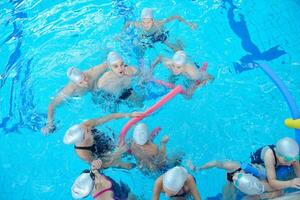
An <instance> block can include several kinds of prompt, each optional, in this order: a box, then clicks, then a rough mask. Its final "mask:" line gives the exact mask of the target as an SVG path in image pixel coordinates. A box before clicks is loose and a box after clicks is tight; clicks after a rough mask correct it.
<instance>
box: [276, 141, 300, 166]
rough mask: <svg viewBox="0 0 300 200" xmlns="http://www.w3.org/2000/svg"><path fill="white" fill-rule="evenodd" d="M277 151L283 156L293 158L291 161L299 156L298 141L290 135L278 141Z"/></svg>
mask: <svg viewBox="0 0 300 200" xmlns="http://www.w3.org/2000/svg"><path fill="white" fill-rule="evenodd" d="M276 152H278V153H279V154H280V155H281V156H284V157H286V158H289V159H291V161H292V160H293V159H295V160H297V159H298V158H299V146H298V143H297V142H296V141H295V140H293V139H292V138H289V137H285V138H282V139H280V140H279V141H278V142H277V144H276Z"/></svg>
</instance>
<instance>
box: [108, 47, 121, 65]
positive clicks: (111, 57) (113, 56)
mask: <svg viewBox="0 0 300 200" xmlns="http://www.w3.org/2000/svg"><path fill="white" fill-rule="evenodd" d="M119 61H123V59H122V57H121V56H120V55H119V54H118V53H117V52H115V51H111V52H109V54H108V55H107V63H108V64H109V65H110V66H111V65H113V64H115V63H117V62H119Z"/></svg>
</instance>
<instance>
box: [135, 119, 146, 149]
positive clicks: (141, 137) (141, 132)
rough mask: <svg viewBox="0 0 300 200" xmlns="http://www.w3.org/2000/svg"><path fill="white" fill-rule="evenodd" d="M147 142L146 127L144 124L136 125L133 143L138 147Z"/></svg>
mask: <svg viewBox="0 0 300 200" xmlns="http://www.w3.org/2000/svg"><path fill="white" fill-rule="evenodd" d="M148 140H149V132H148V127H147V125H146V124H144V123H139V124H138V125H136V127H135V128H134V131H133V141H134V142H135V143H137V144H138V145H144V144H146V143H147V141H148Z"/></svg>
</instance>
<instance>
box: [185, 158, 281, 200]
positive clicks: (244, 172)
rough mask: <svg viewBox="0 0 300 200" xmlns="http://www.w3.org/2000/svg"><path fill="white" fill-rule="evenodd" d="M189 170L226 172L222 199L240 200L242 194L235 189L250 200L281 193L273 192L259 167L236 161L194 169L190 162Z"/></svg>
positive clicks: (219, 162) (218, 162)
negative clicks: (219, 170) (214, 169)
mask: <svg viewBox="0 0 300 200" xmlns="http://www.w3.org/2000/svg"><path fill="white" fill-rule="evenodd" d="M188 165H189V168H190V169H191V170H193V171H200V170H207V169H211V168H218V169H224V170H226V171H227V181H228V182H227V184H226V185H225V187H224V188H223V199H240V198H239V197H240V196H243V195H242V194H240V193H238V192H236V189H238V190H239V191H241V192H243V193H244V194H246V195H249V196H247V197H249V198H250V199H265V198H274V197H278V196H280V195H281V194H282V193H281V191H275V189H273V188H272V187H271V186H270V185H269V184H268V183H267V181H266V180H265V178H266V177H265V170H264V169H263V168H261V167H260V166H255V165H250V164H245V165H243V166H242V165H241V163H239V162H236V161H230V160H227V161H210V162H207V163H205V164H204V165H203V166H201V167H195V166H194V165H193V164H192V163H191V162H189V163H188Z"/></svg>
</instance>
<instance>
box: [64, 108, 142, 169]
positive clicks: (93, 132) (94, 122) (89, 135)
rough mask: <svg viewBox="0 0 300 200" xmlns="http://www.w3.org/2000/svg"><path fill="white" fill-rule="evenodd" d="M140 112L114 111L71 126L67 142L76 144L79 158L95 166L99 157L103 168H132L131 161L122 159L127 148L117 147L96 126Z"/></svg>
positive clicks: (65, 138)
mask: <svg viewBox="0 0 300 200" xmlns="http://www.w3.org/2000/svg"><path fill="white" fill-rule="evenodd" d="M138 116H141V114H140V113H136V112H134V113H128V114H124V113H114V114H110V115H107V116H104V117H100V118H97V119H91V120H88V121H85V122H83V123H81V124H77V125H74V126H72V127H71V128H69V129H68V130H67V132H66V134H65V136H64V143H65V144H74V148H75V152H76V154H77V155H78V157H79V158H81V159H82V160H84V161H86V162H88V163H90V164H91V165H93V166H96V167H97V166H99V164H100V162H99V159H101V160H102V162H101V165H102V168H108V167H118V168H125V169H131V168H132V167H133V165H132V164H131V163H125V162H123V161H121V160H120V159H121V155H122V154H123V153H125V151H126V149H125V148H122V147H118V148H115V144H114V142H113V140H112V139H111V138H110V137H109V136H107V135H106V134H105V133H103V132H102V131H100V130H98V129H96V126H99V125H103V124H105V123H107V122H109V121H111V120H114V119H121V118H124V117H131V118H132V117H138Z"/></svg>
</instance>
